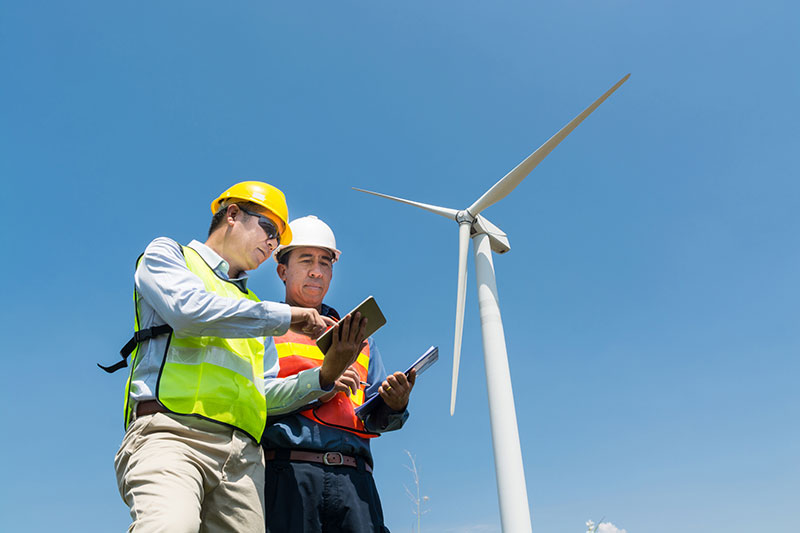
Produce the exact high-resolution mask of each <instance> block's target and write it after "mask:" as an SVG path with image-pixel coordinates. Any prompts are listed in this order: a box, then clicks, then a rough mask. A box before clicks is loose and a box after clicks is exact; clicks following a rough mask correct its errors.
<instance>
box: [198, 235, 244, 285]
mask: <svg viewBox="0 0 800 533" xmlns="http://www.w3.org/2000/svg"><path fill="white" fill-rule="evenodd" d="M219 233H220V232H215V233H212V234H211V235H210V236H209V237H208V239H207V240H206V242H205V243H204V244H205V245H206V246H208V247H209V248H211V249H212V250H214V252H215V253H216V254H217V255H218V256H220V257H221V258H222V259H223V260H224V261H225V262H226V263H228V277H229V278H230V279H237V278H238V277H240V276H241V275H242V270H241V269H240V268H238V267H237V266H235V265H234V264H233V263H231V261H230V259H229V258H228V257H227V254H226V253H225V237H224V236H220V235H219Z"/></svg>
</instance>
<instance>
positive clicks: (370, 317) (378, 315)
mask: <svg viewBox="0 0 800 533" xmlns="http://www.w3.org/2000/svg"><path fill="white" fill-rule="evenodd" d="M356 312H359V313H361V318H366V319H367V337H369V336H370V335H372V334H373V333H375V332H376V331H378V330H379V329H380V328H381V327H382V326H383V325H384V324H386V317H385V316H383V313H382V312H381V308H380V307H378V302H376V301H375V298H373V297H372V296H367V298H366V299H365V300H364V301H363V302H361V303H360V304H358V305H357V306H356V308H355V309H353V310H352V311H350V312H349V313H347V315H345V318H347V316H348V315H350V316H353V315H355V314H356ZM342 320H344V318H343V319H342ZM342 320H340V321H339V322H337V323H336V324H341V323H342ZM316 342H317V347H318V348H319V350H320V351H321V352H322V353H323V354H324V353H327V352H328V350H329V349H330V347H331V343H332V342H333V327H331V328H328V331H326V332H325V333H323V334H322V335H320V337H319V338H318V339H317V341H316Z"/></svg>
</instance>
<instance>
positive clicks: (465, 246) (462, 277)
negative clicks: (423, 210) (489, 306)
mask: <svg viewBox="0 0 800 533" xmlns="http://www.w3.org/2000/svg"><path fill="white" fill-rule="evenodd" d="M470 227H471V224H470V223H469V222H462V223H461V224H459V225H458V296H457V297H456V336H455V340H454V341H453V390H452V392H451V395H450V416H453V413H454V412H455V410H456V390H457V389H458V365H459V362H460V361H461V336H462V333H463V332H464V304H465V303H466V301H467V252H468V251H469V231H470Z"/></svg>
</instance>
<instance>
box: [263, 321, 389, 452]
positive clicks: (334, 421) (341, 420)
mask: <svg viewBox="0 0 800 533" xmlns="http://www.w3.org/2000/svg"><path fill="white" fill-rule="evenodd" d="M274 341H275V347H276V348H277V350H278V362H279V364H280V370H279V372H278V377H279V378H285V377H286V376H293V375H295V374H298V373H300V372H302V371H303V370H308V369H309V368H316V367H319V366H322V360H323V359H324V358H325V356H324V355H323V354H322V352H321V351H320V349H319V348H317V344H316V342H315V341H314V339H311V338H309V337H306V336H305V335H301V334H299V333H294V332H292V331H289V332H287V333H286V334H285V335H281V336H280V337H274ZM353 368H355V369H356V370H357V371H358V375H359V379H360V380H361V381H364V382H366V381H367V370H368V369H369V343H367V345H366V346H364V349H363V350H362V351H361V353H360V354H358V358H357V359H356V362H355V363H353ZM362 403H364V389H363V388H359V389H358V391H356V393H355V394H349V393H347V392H342V391H339V392H337V393H336V395H335V396H334V397H333V398H331V399H330V400H329V401H327V402H322V403H320V404H318V405H315V406H314V407H310V408H308V409H305V410H303V411H300V414H301V415H303V416H305V417H307V418H310V419H311V420H313V421H314V422H317V423H319V424H323V425H326V426H330V427H333V428H336V429H343V430H346V431H350V432H351V433H355V434H356V435H358V436H359V437H364V438H372V437H377V436H378V434H376V433H370V432H369V431H367V430H366V428H365V427H364V423H363V422H362V421H361V419H360V418H358V415H356V413H355V408H356V407H358V406H359V405H361V404H362Z"/></svg>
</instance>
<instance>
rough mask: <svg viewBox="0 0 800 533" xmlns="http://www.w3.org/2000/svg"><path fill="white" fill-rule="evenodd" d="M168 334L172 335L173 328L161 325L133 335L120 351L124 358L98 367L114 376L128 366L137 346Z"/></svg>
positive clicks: (141, 330) (98, 364)
mask: <svg viewBox="0 0 800 533" xmlns="http://www.w3.org/2000/svg"><path fill="white" fill-rule="evenodd" d="M167 333H172V328H171V327H170V326H169V324H161V325H160V326H153V327H152V328H147V329H140V330H139V331H137V332H136V333H134V334H133V337H131V340H129V341H128V342H127V343H125V346H123V347H122V349H121V350H120V351H119V354H120V355H121V356H122V359H121V360H119V361H117V362H116V363H114V364H113V365H110V366H103V365H101V364H100V363H97V366H99V367H100V368H102V369H103V370H105V371H106V372H108V373H109V374H113V373H114V372H116V371H117V370H119V369H121V368H125V367H126V366H128V356H129V355H130V354H132V353H133V350H135V349H136V345H137V344H139V343H140V342H144V341H146V340H148V339H152V338H153V337H158V336H159V335H166V334H167Z"/></svg>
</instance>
